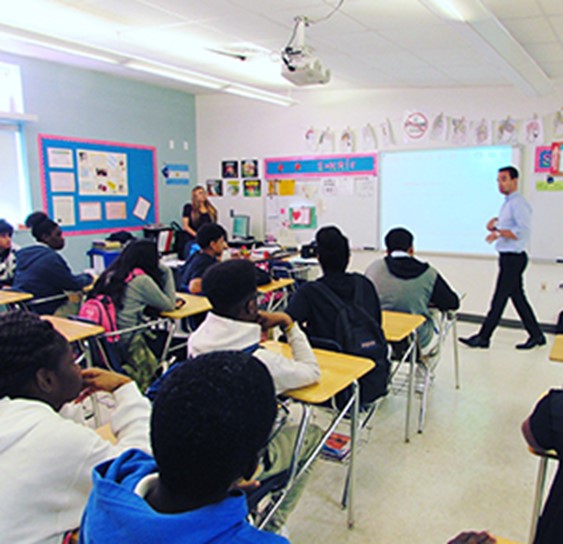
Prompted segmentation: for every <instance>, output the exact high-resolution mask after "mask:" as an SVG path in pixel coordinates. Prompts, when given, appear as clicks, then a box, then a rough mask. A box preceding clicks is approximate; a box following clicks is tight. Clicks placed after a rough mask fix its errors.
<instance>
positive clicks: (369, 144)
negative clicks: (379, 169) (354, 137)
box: [362, 123, 377, 151]
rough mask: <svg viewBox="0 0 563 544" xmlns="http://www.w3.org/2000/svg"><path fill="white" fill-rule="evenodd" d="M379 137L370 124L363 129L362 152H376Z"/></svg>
mask: <svg viewBox="0 0 563 544" xmlns="http://www.w3.org/2000/svg"><path fill="white" fill-rule="evenodd" d="M376 149H377V136H376V134H375V130H374V128H373V127H372V126H371V125H370V124H369V123H368V124H367V125H365V126H364V127H363V128H362V151H375V150H376Z"/></svg>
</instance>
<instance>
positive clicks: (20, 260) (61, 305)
mask: <svg viewBox="0 0 563 544" xmlns="http://www.w3.org/2000/svg"><path fill="white" fill-rule="evenodd" d="M25 225H26V226H27V227H29V228H31V234H32V236H33V237H34V238H35V239H36V240H37V242H38V243H37V244H35V245H32V246H28V247H24V248H23V249H20V250H19V251H18V252H17V256H16V257H17V266H16V272H15V276H14V285H13V287H14V289H17V290H19V291H25V292H27V293H31V294H32V295H34V297H35V298H46V297H52V296H56V295H63V294H64V292H65V291H80V290H82V289H83V288H84V287H86V286H87V285H90V284H91V283H92V281H93V278H92V276H91V275H90V274H78V275H73V274H72V272H71V270H70V268H69V266H68V264H67V262H66V261H65V260H64V259H63V257H61V255H59V254H58V253H57V252H58V251H60V250H61V249H63V247H64V246H65V240H64V238H63V233H62V230H61V227H60V226H59V225H58V224H57V223H55V222H54V221H53V220H51V219H50V218H49V216H48V215H47V214H45V213H43V212H33V213H32V214H31V215H29V216H28V217H27V219H26V220H25ZM33 309H34V310H35V311H36V312H37V313H39V314H53V313H55V312H57V314H58V315H68V314H70V313H73V310H74V313H75V312H76V311H77V310H78V308H72V307H71V306H70V305H69V304H67V303H66V301H65V299H64V298H61V299H59V300H53V301H48V302H45V303H41V304H37V305H34V306H33Z"/></svg>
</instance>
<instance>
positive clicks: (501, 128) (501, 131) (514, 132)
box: [496, 115, 518, 145]
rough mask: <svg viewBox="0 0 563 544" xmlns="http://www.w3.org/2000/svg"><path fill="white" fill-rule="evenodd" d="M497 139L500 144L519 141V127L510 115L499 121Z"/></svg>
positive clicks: (510, 143) (512, 143)
mask: <svg viewBox="0 0 563 544" xmlns="http://www.w3.org/2000/svg"><path fill="white" fill-rule="evenodd" d="M496 141H497V143H498V144H509V145H514V144H516V143H517V141H518V127H517V124H516V121H515V120H514V119H512V117H510V115H509V116H508V117H507V118H506V119H502V120H501V121H497V125H496Z"/></svg>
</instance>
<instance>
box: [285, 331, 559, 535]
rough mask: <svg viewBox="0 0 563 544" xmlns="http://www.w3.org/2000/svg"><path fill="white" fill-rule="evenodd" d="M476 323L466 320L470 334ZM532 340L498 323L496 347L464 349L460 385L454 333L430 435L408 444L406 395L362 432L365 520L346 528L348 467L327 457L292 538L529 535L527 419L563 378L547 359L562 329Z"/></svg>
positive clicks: (532, 465) (433, 400)
mask: <svg viewBox="0 0 563 544" xmlns="http://www.w3.org/2000/svg"><path fill="white" fill-rule="evenodd" d="M475 330H476V327H475V325H469V324H464V323H460V324H459V334H460V335H462V336H465V335H469V334H472V333H474V332H475ZM525 338H526V334H525V332H523V331H517V330H509V329H498V330H497V333H496V335H495V337H494V339H493V342H492V347H491V348H490V349H488V350H470V349H469V348H465V347H460V363H461V389H460V390H456V389H455V387H454V376H453V349H452V344H451V342H452V339H451V338H449V340H448V343H447V345H446V348H445V350H444V352H443V356H442V360H441V362H440V365H439V366H438V369H437V378H436V381H435V383H434V386H433V387H432V390H431V394H430V398H429V405H428V406H429V407H428V414H427V424H426V430H425V432H424V434H422V435H418V434H416V432H414V434H413V436H412V438H411V442H410V444H406V443H405V442H404V436H403V433H404V413H405V401H406V399H405V398H404V397H403V396H392V395H391V396H390V397H389V398H388V399H386V401H385V403H384V404H383V405H382V407H381V409H380V410H379V412H378V413H377V414H376V416H375V417H374V419H373V420H372V424H371V427H372V429H371V431H369V432H367V433H365V435H363V436H362V438H363V439H365V440H362V444H361V449H360V451H359V454H358V457H357V459H358V463H357V467H358V478H357V486H356V527H355V528H354V529H353V530H348V529H347V528H346V514H345V512H344V511H342V510H341V509H340V504H339V501H340V496H341V491H342V485H343V478H344V474H345V471H344V467H342V466H339V465H336V464H333V463H329V462H326V461H320V462H318V463H317V466H316V468H315V472H314V474H313V476H312V478H311V480H310V482H309V484H308V487H307V489H306V490H305V493H304V494H303V497H302V499H301V502H300V503H299V505H298V507H297V509H296V511H295V512H294V513H293V515H292V517H291V518H290V520H289V523H288V527H289V530H290V533H291V541H292V542H293V543H294V544H309V543H323V544H329V543H330V544H332V543H367V542H370V543H371V542H374V543H381V544H413V543H417V544H444V543H445V542H447V540H448V538H450V537H452V536H454V535H455V534H457V533H458V532H460V531H461V530H463V529H469V528H472V529H480V530H481V529H487V530H489V531H491V532H493V533H495V534H497V535H502V536H504V537H505V538H510V539H512V540H515V541H517V542H522V543H524V542H526V541H527V537H528V530H529V525H530V517H531V510H532V500H533V492H534V483H535V478H536V470H537V460H536V458H534V457H532V455H531V454H529V453H528V450H527V448H526V445H525V443H524V441H523V439H522V437H521V433H520V424H521V422H522V420H523V419H525V418H526V416H527V415H528V414H529V412H530V410H531V409H532V407H533V406H534V404H535V402H536V400H537V398H538V397H539V396H540V395H541V394H542V393H543V392H544V391H545V390H547V389H548V388H550V387H552V386H558V385H559V384H561V383H562V382H563V364H557V363H553V362H550V361H549V360H548V354H549V349H550V347H551V344H552V342H553V336H548V346H547V347H543V348H536V349H535V350H532V351H531V352H521V351H517V350H516V349H514V345H515V344H516V343H518V342H520V341H523V340H525ZM416 407H417V409H418V403H417V404H416ZM413 422H414V418H413Z"/></svg>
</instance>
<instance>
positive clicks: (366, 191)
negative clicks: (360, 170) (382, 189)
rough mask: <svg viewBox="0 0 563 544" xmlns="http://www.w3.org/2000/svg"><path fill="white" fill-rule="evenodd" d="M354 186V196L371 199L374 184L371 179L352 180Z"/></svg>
mask: <svg viewBox="0 0 563 544" xmlns="http://www.w3.org/2000/svg"><path fill="white" fill-rule="evenodd" d="M354 182H355V184H356V195H358V196H359V197H362V198H372V197H373V195H374V193H375V183H374V178H373V177H371V176H370V177H368V176H365V177H358V178H354Z"/></svg>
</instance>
